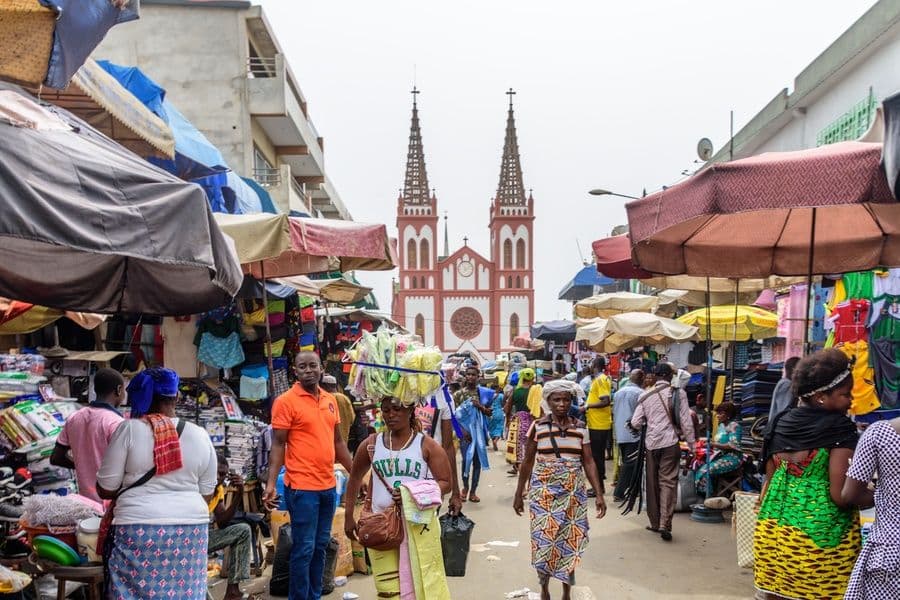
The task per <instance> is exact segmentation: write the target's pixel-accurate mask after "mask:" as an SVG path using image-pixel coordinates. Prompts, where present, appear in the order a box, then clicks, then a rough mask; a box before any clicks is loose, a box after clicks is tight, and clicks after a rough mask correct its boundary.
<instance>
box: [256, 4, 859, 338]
mask: <svg viewBox="0 0 900 600" xmlns="http://www.w3.org/2000/svg"><path fill="white" fill-rule="evenodd" d="M257 1H259V2H260V3H261V4H262V5H263V6H264V10H265V12H266V14H267V15H268V18H269V21H270V22H271V23H272V25H273V26H274V28H275V32H276V35H277V37H278V39H279V41H280V43H281V45H282V47H283V48H284V50H285V52H286V54H287V57H288V60H289V61H290V64H291V66H292V68H293V70H294V73H295V74H296V76H297V78H298V79H299V83H300V86H301V88H302V89H303V92H304V94H305V95H306V97H307V100H308V102H309V111H310V116H311V117H312V119H313V121H314V123H315V125H316V128H317V129H318V130H319V133H320V134H321V135H322V136H324V138H325V157H326V158H325V162H326V169H327V171H328V173H329V176H330V177H331V180H332V181H333V182H334V185H335V186H336V188H337V189H338V191H339V193H340V194H341V197H342V198H343V200H344V202H345V204H346V205H347V207H348V208H349V209H350V211H351V213H352V214H353V217H354V219H355V220H357V221H370V222H383V223H387V224H388V226H389V228H390V231H391V232H392V235H396V228H395V217H396V202H397V194H398V189H399V188H400V187H402V185H403V175H404V167H405V162H406V147H407V139H408V135H409V118H410V108H411V97H410V95H409V90H410V89H411V88H412V86H413V79H414V77H415V82H416V85H418V87H419V89H420V90H421V91H422V94H421V95H420V96H419V112H420V118H421V123H422V132H423V143H424V147H425V153H426V162H427V166H428V180H429V183H430V185H431V186H432V187H435V188H436V189H437V196H438V203H439V208H440V210H441V211H443V210H448V211H449V225H450V245H451V251H453V250H454V249H455V248H457V247H458V246H459V245H461V244H462V238H463V236H468V237H469V240H470V241H469V245H470V246H473V247H474V248H475V249H476V250H478V251H480V252H481V253H483V254H484V255H485V256H489V246H488V243H489V233H488V208H489V206H490V200H491V198H492V197H493V195H494V194H495V192H496V189H497V182H498V179H499V173H500V156H501V151H502V148H503V135H504V129H505V122H506V106H507V96H505V95H504V92H505V91H506V90H507V89H508V88H509V87H513V88H515V89H516V91H517V92H518V93H517V95H516V97H515V108H516V124H517V126H518V133H519V149H520V152H521V156H522V165H523V170H524V181H525V187H526V188H533V189H534V198H535V213H536V215H537V219H536V222H535V237H536V241H535V300H536V312H535V318H536V320H549V319H555V318H568V317H569V316H570V314H571V308H570V305H568V304H567V303H564V302H560V301H559V300H557V294H558V293H559V290H560V288H562V286H563V285H564V284H565V283H566V281H568V280H569V279H570V278H571V277H572V276H573V275H574V274H575V272H576V271H578V269H579V268H580V267H581V265H582V262H581V260H582V257H583V258H584V259H586V260H589V259H590V251H591V250H590V248H591V242H592V241H593V240H595V239H598V238H601V237H605V236H606V235H608V234H609V232H610V230H611V229H612V227H613V226H615V225H617V224H620V223H624V222H625V212H624V208H623V202H624V201H623V200H621V199H615V198H610V197H605V198H604V197H600V198H597V197H593V196H589V195H588V194H587V191H588V190H589V189H592V188H597V187H602V188H606V189H610V190H613V191H617V192H620V193H623V194H631V195H640V192H641V190H642V189H644V188H646V189H647V190H648V191H654V190H657V189H659V188H660V187H661V186H663V185H668V184H672V183H674V182H676V181H678V180H679V179H681V178H682V175H681V173H682V171H684V170H685V169H690V170H693V169H696V168H697V166H698V165H696V164H694V160H695V159H696V145H697V141H698V140H699V139H700V138H702V137H709V138H710V139H712V141H713V143H714V144H715V147H716V149H718V148H719V147H720V146H721V145H723V144H724V143H725V142H726V141H727V140H728V127H729V111H730V110H734V114H735V130H737V129H739V128H740V127H741V126H742V125H743V124H744V123H746V122H747V121H748V120H749V119H750V118H752V117H753V116H754V115H755V114H756V113H757V112H758V111H759V110H760V109H761V108H762V107H763V106H764V105H765V104H766V103H767V102H768V101H769V100H771V99H772V98H773V97H774V96H775V95H776V94H777V93H778V91H779V90H781V89H782V88H784V87H788V88H792V87H793V78H794V76H795V75H796V74H797V73H799V72H800V71H801V70H802V69H803V68H804V67H805V66H806V65H807V64H809V62H810V61H812V60H813V59H814V58H815V57H816V56H818V55H819V54H820V53H821V52H822V51H823V50H824V49H825V48H826V47H827V46H828V45H829V44H830V43H831V42H832V41H834V40H835V39H836V38H837V36H839V35H840V34H841V33H842V32H843V31H844V30H846V29H847V28H848V27H849V26H850V25H851V24H852V23H853V22H854V21H855V20H856V19H857V18H858V17H859V16H860V15H862V14H863V13H864V12H865V11H866V10H867V9H868V8H869V7H870V6H871V5H872V1H871V0H791V1H790V2H785V1H784V0H781V1H775V0H757V1H753V2H750V1H744V2H737V1H730V2H722V1H721V0H693V1H690V2H687V1H682V2H676V1H671V0H660V1H655V2H648V1H637V0H634V1H630V2H625V1H619V2H609V1H588V0H583V1H581V2H573V1H562V0H557V2H552V3H551V2H547V1H546V0H543V1H536V0H489V1H485V0H455V1H453V2H448V1H443V2H436V1H433V0H432V1H428V2H423V1H418V2H413V1H410V0H389V1H387V2H371V1H365V2H364V1H360V0H344V1H340V2H297V1H295V0H257ZM835 116H836V117H837V116H838V115H835ZM579 246H580V253H579ZM392 275H396V271H395V272H394V273H392V274H386V273H360V274H359V278H360V280H361V281H363V282H364V283H366V284H368V285H372V286H374V287H375V291H376V293H377V295H378V299H379V301H380V302H381V305H382V308H383V309H385V310H390V300H391V297H390V281H391V276H392Z"/></svg>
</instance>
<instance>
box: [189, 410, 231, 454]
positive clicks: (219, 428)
mask: <svg viewBox="0 0 900 600" xmlns="http://www.w3.org/2000/svg"><path fill="white" fill-rule="evenodd" d="M227 418H228V417H227V415H226V414H225V409H224V408H223V407H222V406H216V407H214V408H210V409H207V410H204V411H201V412H200V417H199V419H197V425H199V426H200V427H202V428H203V429H205V430H206V433H208V434H209V439H210V440H212V443H213V446H216V447H221V446H224V445H225V434H226V431H225V420H226V419H227Z"/></svg>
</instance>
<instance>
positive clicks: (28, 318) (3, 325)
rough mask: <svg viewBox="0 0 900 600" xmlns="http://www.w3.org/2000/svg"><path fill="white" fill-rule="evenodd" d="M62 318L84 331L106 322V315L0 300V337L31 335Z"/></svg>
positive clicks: (6, 299) (7, 299) (5, 299)
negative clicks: (19, 334) (66, 318)
mask: <svg viewBox="0 0 900 600" xmlns="http://www.w3.org/2000/svg"><path fill="white" fill-rule="evenodd" d="M63 317H68V318H69V319H71V320H72V321H74V322H75V323H77V324H78V325H80V326H81V327H84V328H85V329H95V328H97V327H99V326H100V324H101V323H103V321H105V320H106V315H97V314H93V313H82V312H72V311H62V310H58V309H55V308H47V307H46V306H35V305H34V304H30V303H28V302H20V301H18V300H10V299H9V298H0V335H12V334H17V333H32V332H34V331H37V330H38V329H43V328H44V327H46V326H47V325H50V324H52V323H55V322H56V321H58V320H59V319H61V318H63Z"/></svg>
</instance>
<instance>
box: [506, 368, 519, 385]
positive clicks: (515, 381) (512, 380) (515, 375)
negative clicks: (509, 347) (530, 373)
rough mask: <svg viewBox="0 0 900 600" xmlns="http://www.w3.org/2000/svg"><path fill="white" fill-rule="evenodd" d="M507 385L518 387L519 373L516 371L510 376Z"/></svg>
mask: <svg viewBox="0 0 900 600" xmlns="http://www.w3.org/2000/svg"><path fill="white" fill-rule="evenodd" d="M507 383H508V384H509V385H511V386H513V387H516V386H517V385H519V372H518V371H516V372H515V373H513V374H512V375H510V376H509V381H507Z"/></svg>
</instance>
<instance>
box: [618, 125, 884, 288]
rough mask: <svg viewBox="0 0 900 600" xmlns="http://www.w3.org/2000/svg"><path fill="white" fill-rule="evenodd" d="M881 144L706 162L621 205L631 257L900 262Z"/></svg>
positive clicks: (667, 262) (691, 268) (691, 263)
mask: <svg viewBox="0 0 900 600" xmlns="http://www.w3.org/2000/svg"><path fill="white" fill-rule="evenodd" d="M881 151H882V147H881V144H876V143H865V142H842V143H837V144H830V145H827V146H821V147H819V148H814V149H811V150H801V151H799V152H773V153H768V154H762V155H760V156H754V157H751V158H745V159H742V160H736V161H733V162H728V163H717V164H714V165H712V166H710V167H708V168H706V169H704V170H702V171H700V172H699V173H697V174H696V175H694V176H693V177H691V178H690V179H688V180H686V181H684V182H682V183H679V184H677V185H675V186H672V187H670V188H668V189H666V190H663V191H661V192H658V193H656V194H653V195H651V196H647V197H646V198H642V199H640V200H636V201H634V202H630V203H628V204H627V205H626V210H627V213H628V224H629V229H630V235H631V241H632V259H633V262H634V263H635V265H637V266H639V267H640V268H642V269H645V270H647V271H651V272H653V273H661V274H668V275H679V274H688V275H703V276H706V275H709V276H720V277H766V276H769V275H790V276H800V275H809V274H813V275H816V274H818V275H822V274H827V273H846V272H851V271H864V270H867V269H872V268H874V267H876V266H879V265H882V266H889V267H894V266H900V203H898V202H897V201H896V200H895V199H894V197H893V196H892V195H891V190H890V188H889V187H888V183H887V179H886V177H885V173H884V169H883V168H882V166H881ZM811 251H812V262H810V252H811Z"/></svg>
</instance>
